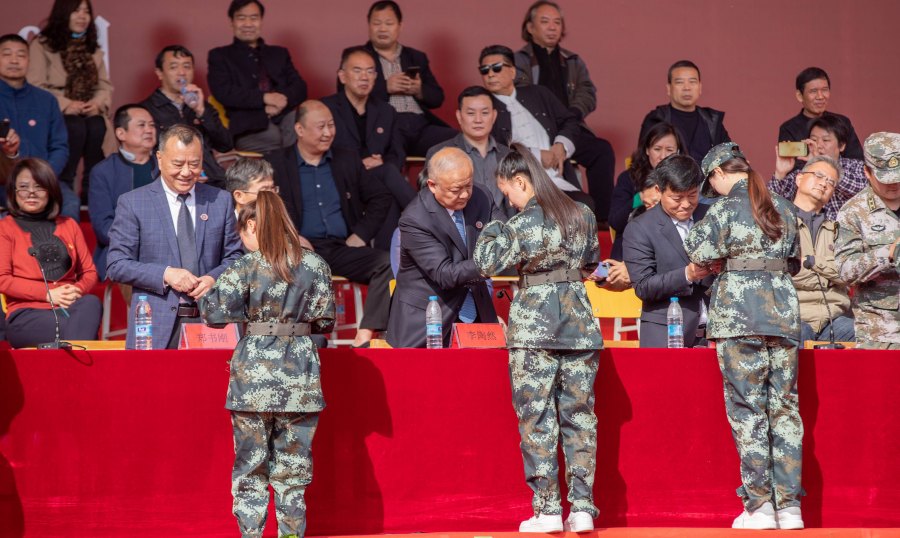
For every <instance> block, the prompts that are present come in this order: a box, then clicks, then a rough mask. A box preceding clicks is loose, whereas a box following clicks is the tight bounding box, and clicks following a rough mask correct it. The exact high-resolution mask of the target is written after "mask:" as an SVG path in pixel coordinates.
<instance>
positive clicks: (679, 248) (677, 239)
mask: <svg viewBox="0 0 900 538" xmlns="http://www.w3.org/2000/svg"><path fill="white" fill-rule="evenodd" d="M654 209H655V210H656V212H657V217H656V218H657V221H658V222H659V227H660V232H661V233H662V235H663V237H665V238H666V239H668V240H669V243H672V247H673V248H674V249H675V251H676V252H678V255H679V256H681V259H682V260H684V263H690V260H689V259H688V257H687V252H685V251H684V241H682V240H681V234H679V233H678V230H677V229H676V228H675V224H674V223H673V222H672V217H670V216H669V215H668V214H667V213H666V212H665V211H663V208H662V206H661V205H659V204H657V206H656V207H655V208H654Z"/></svg>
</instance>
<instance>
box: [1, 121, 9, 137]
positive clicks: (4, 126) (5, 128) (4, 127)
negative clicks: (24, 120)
mask: <svg viewBox="0 0 900 538" xmlns="http://www.w3.org/2000/svg"><path fill="white" fill-rule="evenodd" d="M7 136H9V120H0V138H4V139H5V138H6V137H7Z"/></svg>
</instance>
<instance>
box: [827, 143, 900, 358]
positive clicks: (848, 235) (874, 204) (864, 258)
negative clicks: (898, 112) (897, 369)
mask: <svg viewBox="0 0 900 538" xmlns="http://www.w3.org/2000/svg"><path fill="white" fill-rule="evenodd" d="M863 150H864V152H865V163H866V167H865V174H866V179H868V180H869V185H868V186H867V187H866V188H865V189H863V190H862V191H861V192H860V193H859V194H857V195H856V196H854V197H853V198H851V199H850V200H849V201H848V202H847V203H846V204H845V205H844V207H842V208H841V210H840V212H838V219H837V222H836V225H837V227H838V234H837V239H835V241H834V261H835V263H836V264H837V267H838V274H839V276H840V278H841V280H843V281H844V282H845V283H846V284H847V285H848V286H853V287H854V290H853V302H852V305H853V315H854V316H855V318H856V323H855V327H854V328H855V331H856V347H857V348H858V349H891V350H897V349H900V330H898V328H900V309H898V306H900V272H898V271H897V265H898V261H897V260H898V252H897V248H898V243H900V240H898V237H900V221H898V220H897V215H898V214H900V134H897V133H886V132H879V133H873V134H871V135H869V137H868V138H866V141H865V142H864V143H863Z"/></svg>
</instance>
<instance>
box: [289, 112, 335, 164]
mask: <svg viewBox="0 0 900 538" xmlns="http://www.w3.org/2000/svg"><path fill="white" fill-rule="evenodd" d="M294 130H295V131H296V132H297V149H298V150H300V154H301V155H302V156H303V158H304V159H306V158H307V156H321V155H323V154H324V153H325V152H326V151H328V150H329V149H330V148H331V142H332V141H333V140H334V118H333V117H332V116H331V111H330V110H328V107H327V106H325V104H324V103H322V101H316V100H315V99H310V100H309V101H304V102H302V103H300V106H299V107H297V122H296V123H295V124H294ZM316 162H318V161H317V160H316Z"/></svg>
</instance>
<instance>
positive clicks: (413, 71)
mask: <svg viewBox="0 0 900 538" xmlns="http://www.w3.org/2000/svg"><path fill="white" fill-rule="evenodd" d="M420 69H421V67H419V66H418V65H411V66H409V67H407V68H406V71H404V72H403V74H404V75H406V76H408V77H409V78H416V77H417V76H419V70H420Z"/></svg>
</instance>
